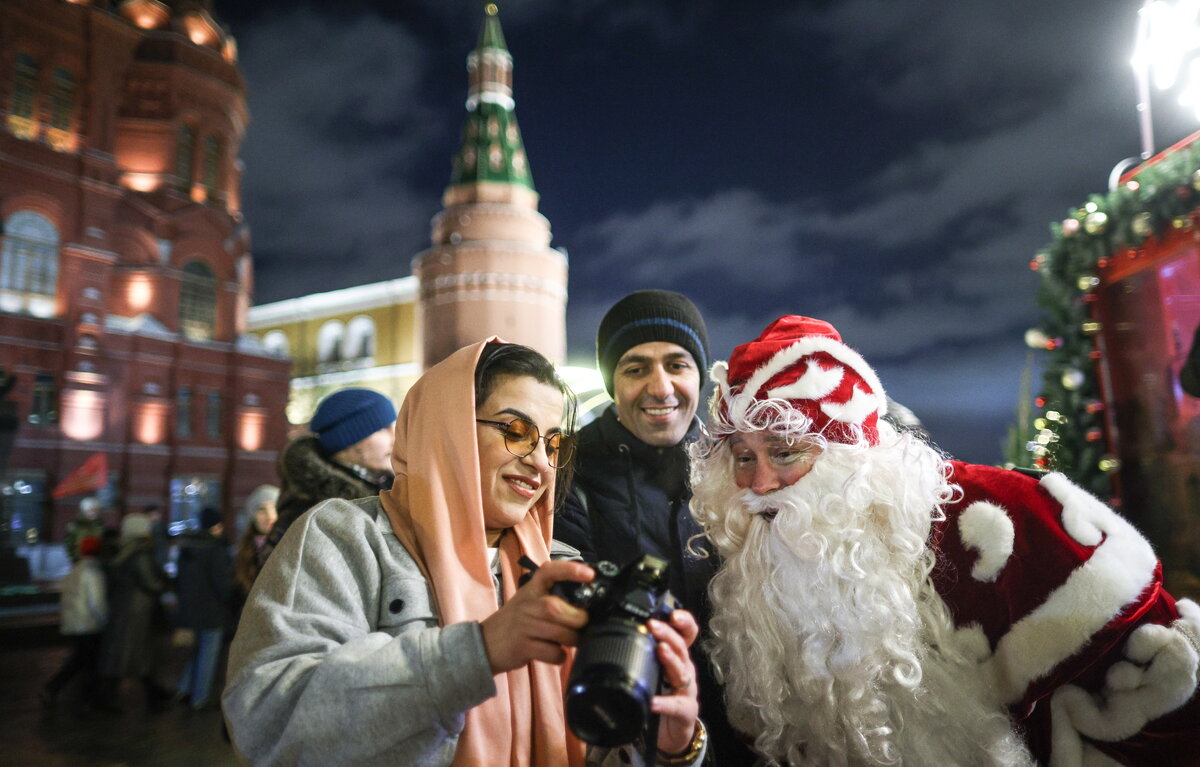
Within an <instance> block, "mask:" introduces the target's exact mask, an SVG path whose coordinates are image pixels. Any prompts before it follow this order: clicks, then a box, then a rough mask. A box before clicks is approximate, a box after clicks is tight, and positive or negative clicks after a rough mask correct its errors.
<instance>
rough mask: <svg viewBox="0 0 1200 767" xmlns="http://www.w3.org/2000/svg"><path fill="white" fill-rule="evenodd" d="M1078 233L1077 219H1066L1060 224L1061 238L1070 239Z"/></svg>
mask: <svg viewBox="0 0 1200 767" xmlns="http://www.w3.org/2000/svg"><path fill="white" fill-rule="evenodd" d="M1078 231H1079V219H1077V218H1068V219H1064V220H1063V222H1062V233H1063V237H1072V236H1074V235H1075V234H1076V233H1077V232H1078Z"/></svg>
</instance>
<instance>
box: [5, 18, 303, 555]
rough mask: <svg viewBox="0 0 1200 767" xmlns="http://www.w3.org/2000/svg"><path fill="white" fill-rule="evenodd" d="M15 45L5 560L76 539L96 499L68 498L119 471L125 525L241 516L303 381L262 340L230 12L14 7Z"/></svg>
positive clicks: (8, 168)
mask: <svg viewBox="0 0 1200 767" xmlns="http://www.w3.org/2000/svg"><path fill="white" fill-rule="evenodd" d="M0 34H2V35H3V44H2V45H0V107H2V109H3V112H2V115H3V118H2V119H3V124H0V219H2V221H3V226H4V231H3V238H2V245H3V248H2V256H0V372H2V373H3V374H4V375H5V376H15V379H16V381H15V386H14V387H13V389H12V391H11V392H9V394H8V395H7V396H8V400H9V401H12V402H15V404H16V411H17V417H18V429H17V431H16V433H15V438H13V439H12V444H11V454H10V455H9V458H8V461H7V465H6V466H0V469H2V470H3V472H4V473H3V475H2V476H0V493H2V494H0V504H2V505H0V510H2V516H0V526H2V527H3V530H0V532H2V533H3V540H4V543H5V544H7V545H15V544H20V543H32V542H36V541H38V540H42V541H45V540H61V538H62V534H63V531H64V529H65V526H66V524H67V522H68V521H69V520H70V519H71V518H72V517H73V516H74V514H75V512H76V509H77V507H78V501H79V497H78V496H75V497H69V498H65V499H62V500H61V501H55V500H53V499H52V498H51V497H50V493H51V490H52V489H53V487H54V486H55V485H56V484H57V483H58V482H60V481H62V479H63V478H64V477H66V476H67V475H69V474H70V472H71V471H72V470H73V469H74V468H75V467H77V466H78V465H79V464H81V463H82V462H83V461H84V460H85V459H86V458H87V457H88V456H90V455H92V454H94V453H97V452H101V453H104V454H106V455H107V458H108V466H109V471H110V492H109V496H110V497H111V500H110V504H111V505H110V512H111V513H113V514H114V515H115V514H116V513H123V512H125V511H128V510H135V509H140V508H141V507H143V506H146V505H148V504H157V505H159V506H160V507H162V508H163V510H164V511H166V510H167V509H170V514H171V517H172V519H173V520H174V521H176V522H181V521H184V520H186V519H188V518H189V517H190V515H192V514H194V513H195V511H196V510H197V509H198V507H199V506H200V505H201V504H205V503H208V504H212V505H214V506H219V507H220V508H222V509H224V510H225V511H226V513H231V510H232V509H235V508H238V505H239V504H240V502H241V500H242V498H244V497H245V496H246V495H247V494H248V493H249V491H250V490H251V489H253V487H255V486H256V485H258V484H260V483H262V482H264V481H267V480H269V479H271V478H272V477H274V476H275V468H274V467H275V455H276V450H277V449H278V448H279V447H280V446H282V443H283V440H284V437H285V434H286V428H287V426H286V421H285V419H284V404H285V401H286V396H287V379H288V363H287V361H286V360H282V359H279V358H278V357H276V356H273V355H271V354H269V353H267V352H266V351H265V350H263V349H262V348H261V347H259V346H257V345H256V344H255V343H254V342H253V338H252V337H248V336H245V335H243V331H244V330H245V323H246V314H247V311H248V308H249V305H250V296H251V292H252V288H253V266H252V264H251V257H250V250H249V245H250V238H249V230H248V228H247V226H246V225H245V223H244V222H243V220H242V214H241V212H240V204H241V202H240V199H239V189H240V164H239V161H238V150H239V147H240V145H241V141H242V137H243V135H244V133H245V130H246V124H247V120H248V112H247V108H246V99H245V88H244V85H243V82H242V76H241V73H240V71H239V69H238V66H237V48H236V45H235V43H234V40H233V38H232V37H231V36H230V35H229V34H228V32H227V31H226V30H225V29H224V28H222V27H221V25H220V24H219V23H218V22H217V21H216V20H215V19H214V18H213V16H212V9H211V2H210V1H209V0H161V1H160V0H122V1H118V0H108V1H105V0H94V1H93V2H88V1H87V0H76V1H74V2H63V0H7V1H6V2H5V3H3V4H2V5H0ZM10 436H11V435H10ZM2 454H3V453H2V451H0V455H2ZM109 521H110V522H113V521H115V519H110V520H109Z"/></svg>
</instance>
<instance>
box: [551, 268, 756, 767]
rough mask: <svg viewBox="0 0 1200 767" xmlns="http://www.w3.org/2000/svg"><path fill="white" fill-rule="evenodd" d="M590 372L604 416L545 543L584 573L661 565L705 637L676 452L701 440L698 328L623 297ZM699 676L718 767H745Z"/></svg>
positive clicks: (672, 309)
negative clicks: (566, 549)
mask: <svg viewBox="0 0 1200 767" xmlns="http://www.w3.org/2000/svg"><path fill="white" fill-rule="evenodd" d="M596 360H597V363H598V366H599V368H600V372H601V374H602V375H603V376H604V385H605V387H606V388H607V389H608V393H609V394H610V395H611V396H612V398H613V405H612V407H610V408H609V409H608V410H606V411H605V412H604V414H603V415H601V416H600V417H599V418H597V419H596V420H595V421H594V422H592V423H590V424H588V425H587V426H586V427H584V428H583V429H581V430H580V431H579V434H578V437H579V447H578V453H577V458H576V463H575V467H576V468H575V479H574V484H573V485H572V487H571V493H570V495H568V497H567V502H566V506H565V508H564V509H562V510H561V511H560V512H559V514H558V516H557V518H556V519H555V524H554V537H555V538H558V539H559V540H561V541H562V542H564V543H567V544H569V545H571V546H574V547H575V548H577V549H579V551H580V552H581V554H582V555H583V557H584V559H586V560H588V561H596V560H598V559H604V560H609V561H611V562H615V563H616V564H618V565H625V564H626V563H628V562H630V561H632V560H634V559H636V558H637V557H639V556H640V555H641V554H643V553H650V554H654V555H655V556H659V557H662V558H663V559H666V560H667V561H669V562H670V563H671V567H670V570H669V573H670V587H671V592H672V593H673V594H675V596H676V597H678V598H679V600H680V601H681V602H682V603H683V606H684V607H685V608H687V609H688V610H690V611H691V612H692V614H693V615H695V616H696V617H697V619H699V621H700V625H701V628H702V629H703V627H704V623H705V617H706V616H707V614H708V608H707V599H706V597H705V590H706V588H707V586H708V581H709V579H710V578H711V577H712V573H713V571H714V570H715V564H716V563H715V559H714V558H713V557H704V556H701V555H700V554H698V553H697V552H698V551H699V550H702V549H707V548H708V547H707V546H706V544H704V543H703V541H701V540H699V539H698V536H699V535H700V532H701V531H700V527H699V526H698V525H697V524H696V522H695V520H694V519H693V518H692V515H691V512H690V510H689V509H688V502H689V500H690V498H691V492H690V491H689V489H688V486H687V474H688V463H687V454H686V450H685V446H686V444H687V443H688V442H691V441H693V440H694V439H695V438H696V437H697V435H698V433H699V429H700V424H699V421H697V420H696V407H697V405H698V404H699V401H700V389H701V388H702V387H703V385H704V380H705V370H706V369H707V367H708V363H709V360H708V331H707V329H706V328H705V326H704V319H703V318H702V317H701V316H700V312H699V310H697V309H696V307H695V305H693V304H692V302H691V301H689V300H688V299H687V298H686V297H685V296H683V295H680V294H679V293H674V292H671V291H666V290H639V291H637V292H635V293H630V294H629V295H627V296H625V297H624V298H622V299H621V300H620V301H618V302H617V303H616V304H614V305H613V307H612V308H611V309H609V310H608V314H606V315H605V316H604V319H603V320H602V321H601V323H600V330H599V332H598V333H597V334H596ZM689 542H690V543H692V546H691V547H690V548H689V545H688V544H689ZM697 645H699V643H697ZM695 654H696V651H695V650H693V655H695ZM696 666H697V668H698V669H699V670H700V681H701V685H700V695H701V700H700V704H701V716H702V718H703V719H704V721H705V722H706V723H707V724H708V725H709V736H710V741H709V742H710V744H711V747H712V750H713V752H714V754H715V756H716V763H717V764H718V765H721V767H726V765H732V766H733V767H737V765H742V764H746V765H749V764H751V763H753V761H754V760H753V758H752V757H751V756H750V753H749V752H748V751H746V750H745V749H744V748H743V747H742V746H741V745H740V744H739V743H738V742H737V740H736V739H735V738H734V737H733V734H732V731H731V730H730V729H729V727H728V726H727V725H726V724H725V719H724V711H723V710H722V709H721V697H720V691H719V688H718V687H717V686H716V684H715V683H714V682H713V681H712V679H711V676H709V674H708V663H707V662H705V661H704V660H703V659H702V658H700V657H699V656H697V657H696Z"/></svg>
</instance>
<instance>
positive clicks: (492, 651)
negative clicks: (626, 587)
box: [480, 561, 695, 674]
mask: <svg viewBox="0 0 1200 767" xmlns="http://www.w3.org/2000/svg"><path fill="white" fill-rule="evenodd" d="M595 577H596V574H595V573H594V572H593V571H592V568H590V567H588V566H587V565H585V564H583V563H582V562H568V561H557V562H547V563H546V564H544V565H542V566H541V567H539V568H538V569H537V572H535V573H534V574H533V577H532V578H530V579H529V582H528V583H526V584H525V585H524V586H522V587H521V588H519V589H517V592H516V593H515V594H513V596H512V599H509V600H508V601H507V602H505V603H504V606H503V607H501V608H500V609H499V610H497V611H496V612H494V613H492V614H491V616H489V617H488V618H487V619H486V620H484V621H483V623H482V624H480V625H481V626H482V627H483V645H484V647H485V648H486V649H487V657H488V664H489V665H490V666H491V667H492V673H493V674H499V673H502V672H504V671H511V670H512V669H514V668H520V667H521V666H524V665H525V664H526V663H529V661H531V660H540V661H545V662H546V663H556V664H557V663H562V662H563V661H564V660H566V659H567V652H566V650H564V649H563V648H564V647H570V646H574V645H575V643H576V641H578V639H579V633H578V632H579V629H581V628H583V627H584V625H586V624H587V621H588V614H587V611H586V610H583V609H581V608H579V607H575V606H574V605H571V604H570V603H568V602H567V601H566V600H564V599H561V598H559V597H556V596H551V594H550V589H551V587H552V586H554V584H555V583H558V582H559V581H575V582H577V583H588V582H589V581H591V580H592V579H593V578H595ZM694 624H695V622H694V621H693V625H694Z"/></svg>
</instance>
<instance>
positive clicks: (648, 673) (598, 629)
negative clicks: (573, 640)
mask: <svg viewBox="0 0 1200 767" xmlns="http://www.w3.org/2000/svg"><path fill="white" fill-rule="evenodd" d="M656 645H657V642H656V641H655V639H654V638H653V637H652V636H650V635H649V634H647V633H645V632H643V631H641V630H639V627H636V626H632V625H630V624H629V623H627V622H625V621H620V620H610V621H606V622H604V623H601V624H599V625H597V626H594V627H590V628H588V629H587V630H586V631H585V632H584V636H583V637H582V638H581V640H580V643H579V653H578V655H577V656H576V658H575V664H574V666H573V667H572V671H571V677H570V679H569V680H568V682H567V723H568V724H569V725H570V726H571V731H572V732H574V733H575V734H576V735H577V736H579V738H580V740H583V741H584V742H586V743H592V744H594V745H597V746H609V747H611V746H620V745H624V744H626V743H632V742H633V741H634V740H636V739H637V737H638V735H639V734H641V732H642V728H643V727H645V724H646V718H647V716H648V715H649V712H650V698H651V697H652V696H653V695H654V691H655V688H656V687H657V686H658V659H657V658H656V657H655V655H654V648H655V646H656Z"/></svg>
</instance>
